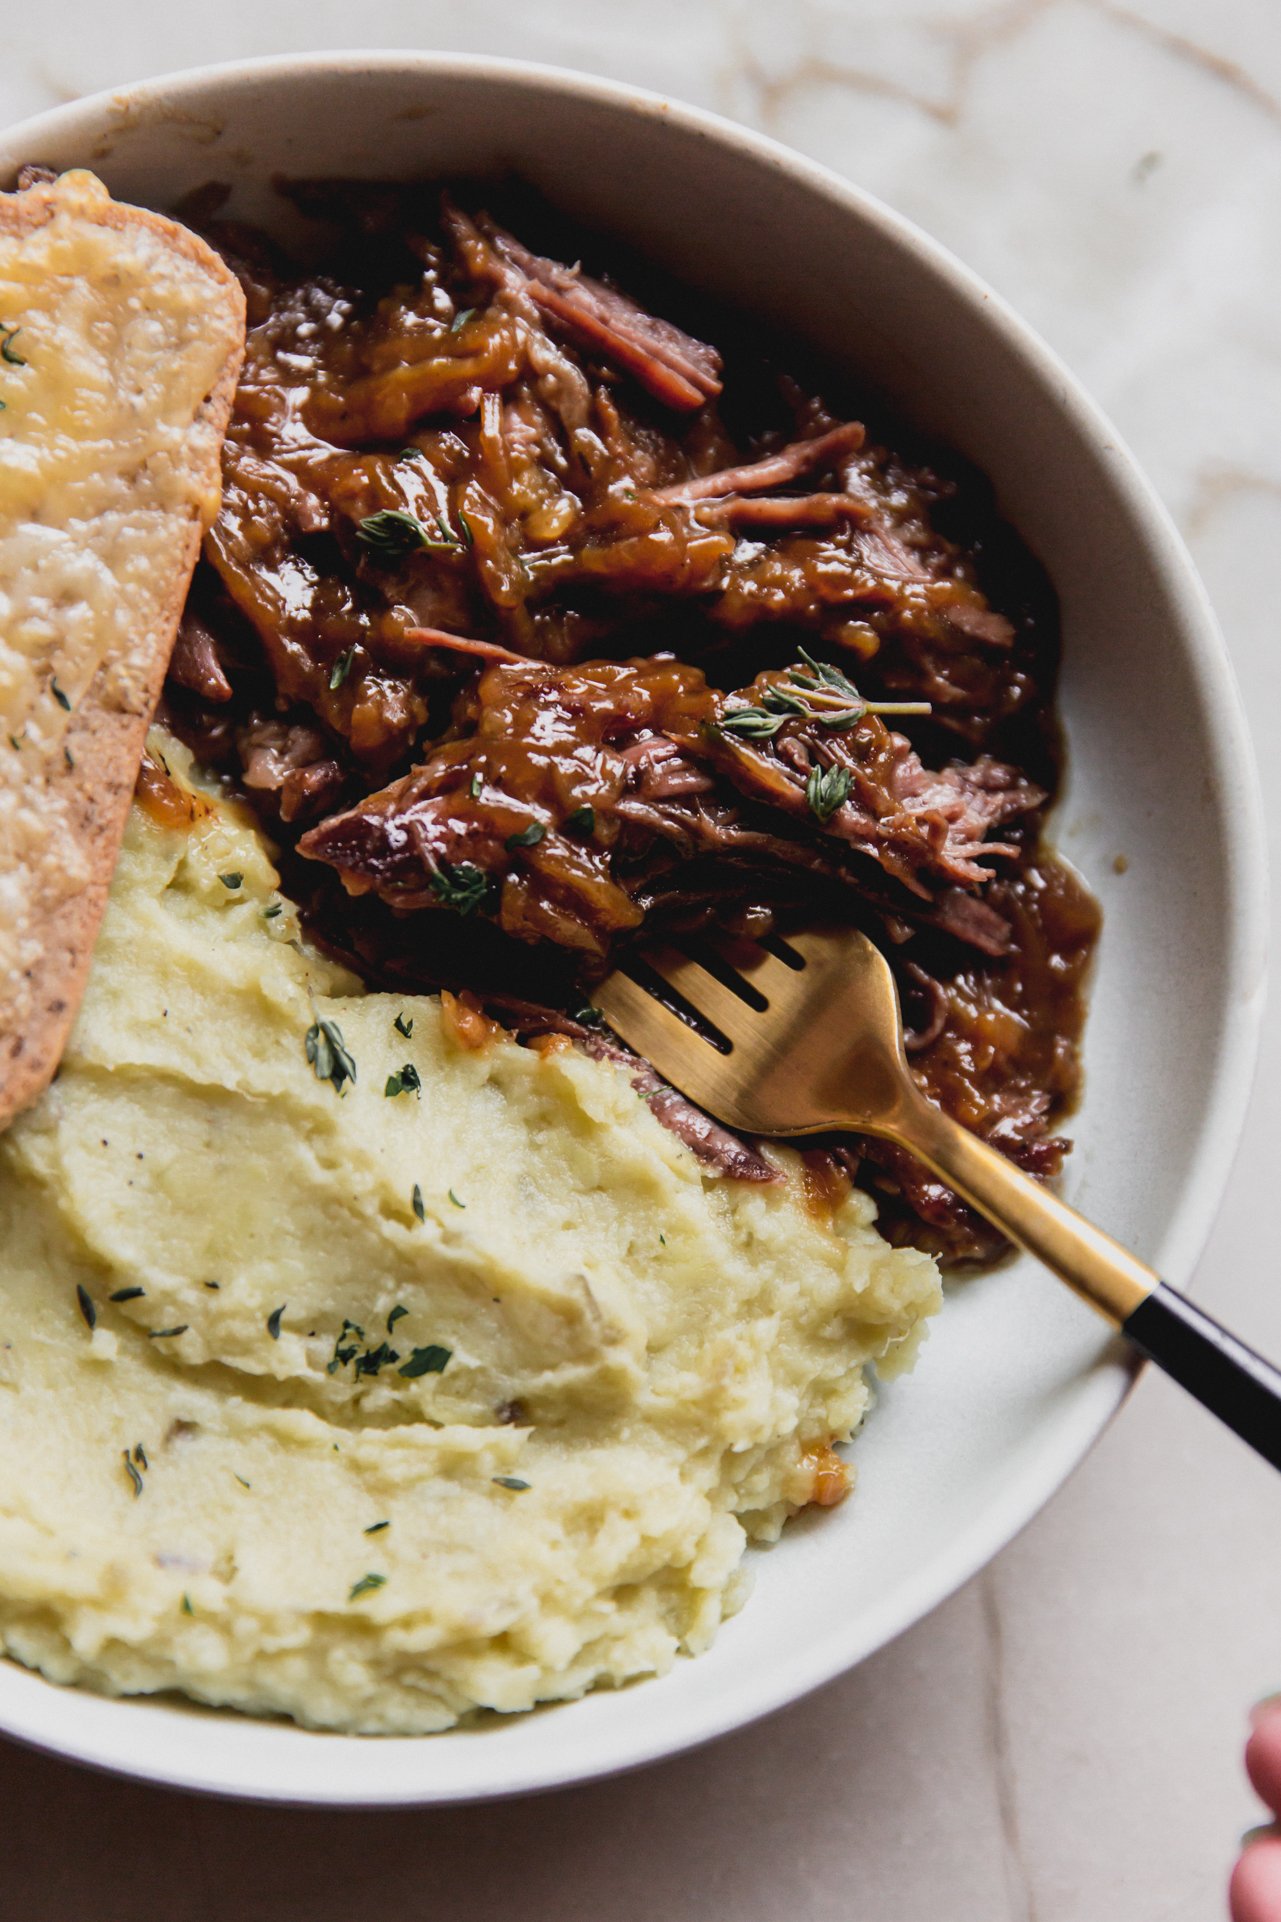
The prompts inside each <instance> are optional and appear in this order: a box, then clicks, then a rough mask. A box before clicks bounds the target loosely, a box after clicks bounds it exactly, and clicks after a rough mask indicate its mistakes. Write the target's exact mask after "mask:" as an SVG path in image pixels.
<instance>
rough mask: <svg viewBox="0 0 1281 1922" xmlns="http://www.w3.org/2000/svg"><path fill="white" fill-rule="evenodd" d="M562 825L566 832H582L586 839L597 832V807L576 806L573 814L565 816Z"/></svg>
mask: <svg viewBox="0 0 1281 1922" xmlns="http://www.w3.org/2000/svg"><path fill="white" fill-rule="evenodd" d="M561 827H562V830H563V831H564V833H566V834H581V835H582V837H583V839H584V841H585V840H586V839H587V837H588V836H589V835H591V834H595V832H596V810H595V808H594V807H581V808H575V809H574V812H573V813H572V814H567V815H566V816H565V819H564V820H563V821H562V822H561Z"/></svg>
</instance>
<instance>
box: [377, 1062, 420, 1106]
mask: <svg viewBox="0 0 1281 1922" xmlns="http://www.w3.org/2000/svg"><path fill="white" fill-rule="evenodd" d="M422 1092H423V1084H422V1080H421V1077H420V1076H419V1073H418V1070H417V1068H416V1067H415V1066H414V1064H413V1062H412V1061H407V1062H406V1063H405V1065H404V1067H403V1068H398V1069H397V1071H396V1073H395V1074H389V1075H388V1077H387V1086H386V1087H385V1088H384V1089H383V1093H384V1095H386V1096H388V1097H391V1096H393V1095H398V1094H416V1095H417V1096H418V1098H419V1100H420V1101H421V1099H422Z"/></svg>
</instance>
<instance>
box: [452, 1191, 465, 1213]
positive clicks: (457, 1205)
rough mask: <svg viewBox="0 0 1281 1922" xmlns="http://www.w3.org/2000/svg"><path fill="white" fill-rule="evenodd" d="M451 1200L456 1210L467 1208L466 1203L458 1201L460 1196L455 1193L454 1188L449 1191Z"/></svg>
mask: <svg viewBox="0 0 1281 1922" xmlns="http://www.w3.org/2000/svg"><path fill="white" fill-rule="evenodd" d="M449 1199H450V1200H451V1201H452V1202H453V1204H454V1206H455V1208H465V1207H466V1206H467V1203H466V1202H465V1201H460V1200H459V1199H458V1196H457V1195H456V1194H455V1193H454V1191H453V1189H452V1188H451V1189H450V1190H449Z"/></svg>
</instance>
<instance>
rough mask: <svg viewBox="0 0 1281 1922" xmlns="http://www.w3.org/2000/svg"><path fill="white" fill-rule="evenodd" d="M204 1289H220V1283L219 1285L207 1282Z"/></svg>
mask: <svg viewBox="0 0 1281 1922" xmlns="http://www.w3.org/2000/svg"><path fill="white" fill-rule="evenodd" d="M205 1287H206V1288H221V1287H222V1283H221V1282H220V1281H207V1282H206V1283H205Z"/></svg>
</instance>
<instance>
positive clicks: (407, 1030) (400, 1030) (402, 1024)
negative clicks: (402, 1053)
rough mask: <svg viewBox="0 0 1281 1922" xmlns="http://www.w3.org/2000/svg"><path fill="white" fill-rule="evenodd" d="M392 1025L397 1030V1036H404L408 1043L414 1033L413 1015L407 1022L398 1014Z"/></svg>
mask: <svg viewBox="0 0 1281 1922" xmlns="http://www.w3.org/2000/svg"><path fill="white" fill-rule="evenodd" d="M391 1025H392V1027H393V1028H394V1029H395V1030H396V1033H397V1034H403V1035H404V1037H405V1039H406V1041H408V1040H409V1037H410V1036H411V1035H412V1034H413V1032H414V1017H413V1015H412V1014H411V1015H410V1017H409V1019H408V1020H407V1021H406V1019H405V1017H404V1015H403V1014H398V1015H397V1016H396V1019H395V1020H394V1021H393V1022H392V1024H391Z"/></svg>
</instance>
